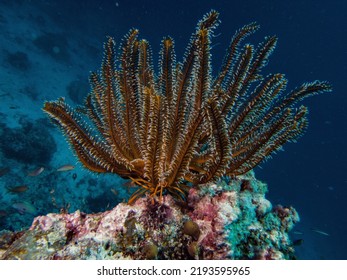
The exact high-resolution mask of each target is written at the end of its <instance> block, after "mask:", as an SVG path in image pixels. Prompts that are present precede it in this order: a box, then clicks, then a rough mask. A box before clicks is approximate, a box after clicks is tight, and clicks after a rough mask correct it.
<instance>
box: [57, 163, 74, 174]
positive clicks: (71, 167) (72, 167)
mask: <svg viewBox="0 0 347 280" xmlns="http://www.w3.org/2000/svg"><path fill="white" fill-rule="evenodd" d="M74 168H75V166H73V165H71V164H66V165H63V166H60V167H59V168H58V169H57V171H59V172H62V171H70V170H73V169H74Z"/></svg>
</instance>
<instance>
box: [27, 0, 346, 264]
mask: <svg viewBox="0 0 347 280" xmlns="http://www.w3.org/2000/svg"><path fill="white" fill-rule="evenodd" d="M32 3H33V5H39V6H41V8H42V11H43V12H44V13H46V14H48V15H50V16H51V17H52V18H54V20H55V24H57V25H59V26H60V27H61V28H63V29H65V30H66V34H67V36H74V37H76V36H84V37H85V36H90V37H93V38H94V40H95V41H99V42H100V49H99V50H100V52H99V54H96V56H95V60H94V61H95V65H91V66H90V69H86V75H87V74H88V71H90V70H95V69H96V68H97V67H98V65H99V62H100V58H101V54H102V51H101V50H102V48H101V44H102V42H104V41H105V38H106V36H107V35H110V36H113V37H115V38H116V40H117V41H118V42H119V40H120V39H121V37H122V36H123V35H124V34H125V33H127V31H128V30H129V29H130V28H132V27H136V28H138V29H140V36H142V37H143V38H146V39H148V40H149V42H150V43H151V45H152V48H153V53H154V55H156V54H157V53H158V50H159V44H160V41H161V39H162V37H163V36H166V35H170V36H172V37H173V38H174V39H175V42H176V52H177V58H178V60H180V59H181V57H182V55H183V53H184V51H185V47H186V45H187V43H188V41H189V38H190V35H191V33H192V32H193V31H194V28H195V26H196V23H197V21H198V20H199V19H201V18H202V16H203V15H204V14H205V13H206V12H208V11H210V10H211V9H216V10H218V11H219V12H220V19H221V21H222V23H221V25H220V26H219V28H218V29H217V31H216V34H218V36H216V37H215V38H214V45H213V50H212V52H213V57H212V64H213V66H214V71H217V70H218V68H219V65H220V62H221V60H222V58H223V56H224V53H225V49H226V47H227V46H228V43H229V40H230V39H231V36H232V35H233V34H234V31H235V30H236V29H237V28H240V27H241V26H243V25H244V24H247V23H250V22H253V21H257V22H258V23H259V24H260V25H261V30H260V31H259V32H258V33H257V34H256V35H255V36H253V37H252V38H251V39H250V40H251V41H252V42H254V43H256V42H259V40H261V39H262V38H263V37H264V36H266V35H273V34H275V35H277V36H278V37H279V43H278V47H277V49H276V51H275V53H274V54H273V56H272V57H271V60H270V63H269V66H268V67H267V69H266V70H265V71H267V72H280V73H285V74H286V76H287V78H288V79H289V85H288V88H289V89H292V88H294V87H296V86H298V85H299V84H301V83H303V82H306V81H313V80H315V79H319V80H327V81H329V82H330V83H331V84H332V85H333V88H334V91H333V93H329V94H325V95H320V96H315V97H313V98H311V99H309V100H305V102H304V103H305V105H308V106H309V108H310V116H309V119H310V125H309V128H308V131H307V133H306V134H305V135H304V136H303V137H302V138H301V139H299V141H298V143H297V144H287V145H286V146H285V147H284V149H285V152H280V153H278V154H277V155H275V156H274V158H273V159H271V160H269V161H268V162H266V163H264V164H262V166H261V167H262V168H261V169H260V168H257V169H256V175H257V177H258V178H259V179H261V180H263V181H265V182H267V183H268V185H269V193H268V197H269V199H270V200H271V201H272V203H273V204H278V203H281V204H284V205H293V206H294V207H295V208H296V209H297V210H298V212H299V214H300V216H301V219H302V221H301V223H300V224H299V225H298V226H297V229H298V230H300V231H301V232H303V233H304V234H303V235H300V236H293V238H294V239H295V238H303V239H304V244H303V245H302V246H301V247H298V248H297V252H298V257H299V258H303V259H312V258H313V259H347V254H346V250H347V245H346V237H345V236H346V230H347V225H346V221H347V219H346V208H345V206H346V205H347V176H346V171H347V160H346V158H347V145H346V140H345V139H346V136H347V129H346V128H347V125H346V124H347V123H346V120H347V118H346V112H345V109H346V100H347V96H346V95H347V92H346V87H345V83H346V80H347V76H346V74H347V63H346V61H347V60H346V57H347V55H346V50H347V44H346V42H347V36H346V35H347V21H346V11H347V1H344V0H340V1H339V0H332V1H322V0H305V1H304V0H301V1H274V0H273V1H259V0H258V1H257V0H251V1H217V0H216V1H207V0H195V1H187V0H186V1H182V0H179V1H124V0H119V1H71V0H61V1H32ZM155 57H156V56H155ZM311 228H318V229H320V230H322V231H325V232H327V233H329V234H330V236H323V235H320V234H317V233H316V232H313V231H312V230H310V229H311Z"/></svg>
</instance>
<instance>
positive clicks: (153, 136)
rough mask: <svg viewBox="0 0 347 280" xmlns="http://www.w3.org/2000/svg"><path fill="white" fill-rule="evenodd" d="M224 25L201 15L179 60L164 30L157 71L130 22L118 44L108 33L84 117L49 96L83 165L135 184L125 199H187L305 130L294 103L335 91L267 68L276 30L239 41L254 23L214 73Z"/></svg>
mask: <svg viewBox="0 0 347 280" xmlns="http://www.w3.org/2000/svg"><path fill="white" fill-rule="evenodd" d="M218 24H219V20H218V13H217V12H216V11H211V12H210V13H208V14H207V15H206V16H205V17H204V18H203V19H202V20H201V21H200V22H199V23H198V26H197V29H196V31H195V32H194V33H193V35H192V38H191V40H190V43H189V45H188V47H187V50H186V53H185V56H184V58H183V60H182V62H177V61H176V56H175V49H174V42H173V40H172V39H171V38H169V37H167V38H164V39H163V40H162V46H161V51H160V63H159V73H158V74H155V73H154V70H153V62H152V55H151V50H150V46H149V44H148V42H147V41H146V40H140V39H139V38H138V30H136V29H132V30H130V32H129V33H128V34H127V35H126V36H125V38H124V40H123V42H122V44H121V48H120V50H119V52H117V51H116V49H115V42H114V40H113V39H112V38H109V39H108V41H107V43H106V44H105V55H104V60H103V62H102V66H101V70H100V71H99V72H98V73H93V74H92V75H91V77H90V82H91V86H92V90H91V92H90V94H89V95H88V97H87V98H86V104H85V110H84V111H85V114H86V116H85V115H84V114H81V113H79V112H78V111H76V110H74V109H72V108H70V107H69V106H68V105H67V104H66V103H65V102H64V101H63V100H58V101H53V102H46V103H45V105H44V111H46V112H47V113H48V114H49V116H50V117H51V118H52V119H53V120H54V122H55V124H57V125H58V126H59V127H60V128H61V129H62V130H63V132H64V133H65V135H66V137H67V139H68V140H69V142H70V144H71V146H72V148H73V150H74V151H75V153H76V155H77V157H78V159H79V160H80V161H81V163H82V164H83V165H84V166H85V167H86V168H88V169H89V170H91V171H94V172H99V173H106V172H107V173H116V174H118V175H120V176H122V177H124V178H130V179H131V180H133V182H134V183H135V184H136V185H138V186H139V189H138V190H137V191H136V192H135V193H134V194H133V195H132V197H131V199H130V201H129V202H133V201H134V200H135V199H136V198H138V197H140V196H142V195H143V194H144V193H149V194H150V195H151V196H152V197H157V196H159V197H162V195H163V194H164V193H170V194H171V195H173V196H174V197H175V198H177V199H182V198H184V197H185V196H186V192H187V190H188V189H189V187H190V186H192V185H194V186H197V185H199V184H205V183H208V182H210V181H213V180H216V179H218V178H220V177H221V176H224V175H228V176H237V175H240V174H244V173H246V172H248V171H249V170H251V169H253V168H254V167H255V166H257V165H258V164H259V163H261V162H262V161H263V160H264V159H266V158H267V157H269V156H270V155H271V154H272V153H273V152H275V151H277V150H279V149H280V148H281V147H282V145H283V144H285V143H286V142H288V141H294V140H296V139H297V138H298V136H300V135H301V134H302V133H303V132H304V130H305V128H306V126H307V108H306V107H304V106H300V107H298V108H297V107H295V106H296V104H297V103H298V101H301V100H302V99H304V98H306V97H308V96H312V95H315V94H318V93H321V92H325V91H330V86H329V84H328V83H326V82H320V81H314V82H312V83H305V84H303V85H301V86H300V87H298V88H296V89H294V90H293V91H290V92H286V91H285V89H286V85H287V80H286V79H285V78H284V75H282V74H269V75H267V76H263V75H262V73H261V71H262V69H263V68H264V66H265V65H266V64H267V61H268V58H269V56H270V54H271V53H272V52H273V50H274V48H275V45H276V42H277V38H276V37H275V36H272V37H266V38H265V40H264V42H262V43H260V44H259V45H258V46H256V47H254V46H252V45H250V44H244V45H243V44H242V41H243V40H244V39H245V38H246V37H247V36H249V35H251V34H252V33H254V32H255V31H256V30H257V29H258V25H257V24H255V23H251V24H249V25H246V26H244V27H242V28H241V29H239V30H238V31H237V32H236V33H235V35H234V36H233V38H232V40H231V43H230V45H229V47H228V49H227V53H226V55H225V58H224V61H223V64H222V66H221V68H220V71H219V73H218V74H217V76H216V77H213V76H212V70H211V55H210V49H211V37H212V34H213V31H214V29H215V28H216V27H217V25H218Z"/></svg>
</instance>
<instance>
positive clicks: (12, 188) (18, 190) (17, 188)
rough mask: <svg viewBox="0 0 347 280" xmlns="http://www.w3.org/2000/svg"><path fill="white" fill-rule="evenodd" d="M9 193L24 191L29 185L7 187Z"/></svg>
mask: <svg viewBox="0 0 347 280" xmlns="http://www.w3.org/2000/svg"><path fill="white" fill-rule="evenodd" d="M6 189H7V192H8V193H23V192H25V191H27V190H28V189H29V187H28V186H25V185H23V186H16V187H6Z"/></svg>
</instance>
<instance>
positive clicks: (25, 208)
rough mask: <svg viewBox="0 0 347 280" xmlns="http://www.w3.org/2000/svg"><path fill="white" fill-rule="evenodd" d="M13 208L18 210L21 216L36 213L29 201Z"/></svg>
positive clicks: (16, 204)
mask: <svg viewBox="0 0 347 280" xmlns="http://www.w3.org/2000/svg"><path fill="white" fill-rule="evenodd" d="M12 207H13V208H14V209H16V210H17V211H18V212H19V214H21V215H23V214H26V213H28V214H35V213H36V208H35V207H34V206H33V205H32V204H31V203H30V202H27V201H23V202H17V203H14V204H12Z"/></svg>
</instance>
